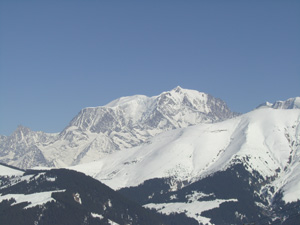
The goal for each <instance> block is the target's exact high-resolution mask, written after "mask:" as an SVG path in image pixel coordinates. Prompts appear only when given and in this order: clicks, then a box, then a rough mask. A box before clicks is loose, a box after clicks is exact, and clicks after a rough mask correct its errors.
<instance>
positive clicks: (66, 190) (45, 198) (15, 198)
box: [0, 165, 195, 225]
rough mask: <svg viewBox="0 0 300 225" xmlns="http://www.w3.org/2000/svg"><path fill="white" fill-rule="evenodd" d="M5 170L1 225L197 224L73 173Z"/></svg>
mask: <svg viewBox="0 0 300 225" xmlns="http://www.w3.org/2000/svg"><path fill="white" fill-rule="evenodd" d="M4 170H5V171H7V173H8V174H6V175H4V174H1V175H0V221H1V224H3V225H5V224H7V225H8V224H10V225H18V224H24V225H29V224H30V225H31V224H44V225H48V224H49V225H52V224H56V225H60V224H61V225H68V224H70V225H71V224H72V225H76V224H78V225H82V224H88V225H93V224H113V225H118V224H132V225H133V224H145V225H146V224H149V225H150V224H151V225H152V224H153V225H156V224H157V225H162V224H166V225H167V224H178V225H179V224H195V223H194V221H193V220H191V219H189V218H186V217H185V216H183V215H173V216H170V217H169V216H163V215H159V214H157V213H155V212H154V211H150V210H147V209H145V208H143V207H141V206H140V205H138V204H136V203H134V202H132V201H130V200H128V199H126V198H124V197H123V196H122V195H121V194H120V193H117V192H115V191H113V190H112V189H110V188H109V187H107V186H105V185H104V184H102V183H101V182H99V181H97V180H94V179H93V178H91V177H88V176H86V175H84V174H82V173H78V172H75V171H71V170H66V169H56V170H46V171H34V170H31V171H23V172H22V171H20V170H18V169H12V168H9V167H7V166H4V165H0V171H4ZM20 172H21V173H20Z"/></svg>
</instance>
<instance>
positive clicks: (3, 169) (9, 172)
mask: <svg viewBox="0 0 300 225" xmlns="http://www.w3.org/2000/svg"><path fill="white" fill-rule="evenodd" d="M23 174H24V171H22V170H18V169H13V168H10V167H7V166H6V165H2V164H0V176H21V175H23Z"/></svg>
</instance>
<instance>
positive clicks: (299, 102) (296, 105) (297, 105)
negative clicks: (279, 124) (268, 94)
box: [257, 97, 300, 109]
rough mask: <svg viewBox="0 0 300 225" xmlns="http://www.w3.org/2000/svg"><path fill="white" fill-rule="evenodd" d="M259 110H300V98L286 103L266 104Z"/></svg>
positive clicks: (290, 99)
mask: <svg viewBox="0 0 300 225" xmlns="http://www.w3.org/2000/svg"><path fill="white" fill-rule="evenodd" d="M257 108H273V109H300V97H296V98H289V99H288V100H286V101H276V102H274V103H270V102H265V103H263V104H261V105H259V106H258V107H257Z"/></svg>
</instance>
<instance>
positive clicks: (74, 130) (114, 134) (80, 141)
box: [0, 87, 237, 169]
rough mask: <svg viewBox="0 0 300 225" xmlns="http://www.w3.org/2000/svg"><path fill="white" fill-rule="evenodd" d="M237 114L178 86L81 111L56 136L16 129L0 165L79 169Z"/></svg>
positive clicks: (2, 148)
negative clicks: (165, 135) (158, 137)
mask: <svg viewBox="0 0 300 225" xmlns="http://www.w3.org/2000/svg"><path fill="white" fill-rule="evenodd" d="M236 115H237V114H236V113H233V112H231V111H230V109H229V108H228V107H227V105H226V103H225V102H223V101H222V100H220V99H217V98H214V97H212V96H211V95H208V94H205V93H202V92H198V91H194V90H188V89H182V88H181V87H176V88H175V89H173V90H171V91H168V92H163V93H161V94H160V95H158V96H153V97H147V96H143V95H136V96H130V97H122V98H120V99H117V100H114V101H112V102H110V103H109V104H107V105H105V106H99V107H90V108H85V109H83V110H81V111H80V112H79V114H78V115H77V116H76V117H75V118H73V119H72V120H71V122H70V124H69V125H68V126H67V127H66V128H65V129H64V130H63V131H62V132H60V133H59V134H46V133H43V132H34V131H31V130H29V129H28V128H25V127H18V129H17V130H16V131H15V132H14V133H13V134H12V135H11V136H9V137H4V136H1V144H0V161H1V162H4V163H7V164H9V165H15V166H18V167H20V168H24V169H26V168H32V167H36V166H42V167H45V166H46V167H65V166H71V165H78V164H81V163H86V162H91V161H95V160H98V159H101V158H103V157H104V156H106V155H109V154H111V153H113V152H116V151H120V150H123V149H127V148H132V147H135V146H139V145H142V144H144V143H146V142H147V141H148V140H149V139H150V138H152V137H154V136H156V135H157V134H160V133H162V132H165V131H168V130H174V129H177V128H182V127H188V126H192V125H195V124H199V123H213V122H217V121H222V120H226V119H228V118H232V117H234V116H236Z"/></svg>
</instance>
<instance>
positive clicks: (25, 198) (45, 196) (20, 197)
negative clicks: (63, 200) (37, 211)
mask: <svg viewBox="0 0 300 225" xmlns="http://www.w3.org/2000/svg"><path fill="white" fill-rule="evenodd" d="M63 191H64V190H61V191H47V192H39V193H34V194H27V195H25V194H7V195H3V196H1V195H0V202H2V201H3V200H9V199H12V198H13V199H15V200H16V202H15V203H13V205H15V204H19V203H21V202H29V203H30V204H29V205H28V206H26V207H25V209H27V208H31V207H35V206H37V205H43V204H45V203H47V202H50V201H55V199H54V198H52V197H51V194H52V193H53V192H63Z"/></svg>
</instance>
